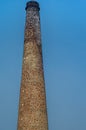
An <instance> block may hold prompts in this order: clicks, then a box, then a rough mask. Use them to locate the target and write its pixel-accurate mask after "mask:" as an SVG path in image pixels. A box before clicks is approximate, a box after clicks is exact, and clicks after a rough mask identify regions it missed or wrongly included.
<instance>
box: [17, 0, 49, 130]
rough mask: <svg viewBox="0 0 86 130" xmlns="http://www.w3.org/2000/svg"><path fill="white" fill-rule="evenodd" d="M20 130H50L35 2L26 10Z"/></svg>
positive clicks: (29, 3) (29, 4)
mask: <svg viewBox="0 0 86 130" xmlns="http://www.w3.org/2000/svg"><path fill="white" fill-rule="evenodd" d="M18 130H48V121H47V110H46V95H45V84H44V73H43V64H42V50H41V36H40V16H39V4H38V3H37V2H32V1H30V2H28V3H27V7H26V27H25V39H24V55H23V67H22V80H21V89H20V102H19V116H18Z"/></svg>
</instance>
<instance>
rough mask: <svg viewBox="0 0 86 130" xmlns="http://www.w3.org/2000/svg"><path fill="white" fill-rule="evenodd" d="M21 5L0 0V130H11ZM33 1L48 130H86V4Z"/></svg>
mask: <svg viewBox="0 0 86 130" xmlns="http://www.w3.org/2000/svg"><path fill="white" fill-rule="evenodd" d="M27 2H28V0H25V1H24V0H21V1H18V0H15V1H14V0H1V2H0V16H1V17H0V130H16V129H17V119H18V105H19V92H20V83H21V72H22V56H23V45H24V28H25V17H26V12H25V7H26V3H27ZM38 2H39V4H40V18H41V35H42V53H43V63H44V75H45V85H46V97H47V111H48V122H49V130H86V6H85V5H86V1H85V0H82V1H81V0H70V1H69V0H47V1H41V0H38Z"/></svg>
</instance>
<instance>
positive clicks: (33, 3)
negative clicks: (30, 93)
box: [25, 0, 40, 11]
mask: <svg viewBox="0 0 86 130" xmlns="http://www.w3.org/2000/svg"><path fill="white" fill-rule="evenodd" d="M29 7H30V8H32V7H34V8H37V9H38V11H39V10H40V7H39V3H38V2H37V1H34V0H31V1H29V2H27V4H26V8H25V9H26V10H27V9H28V8H29Z"/></svg>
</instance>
